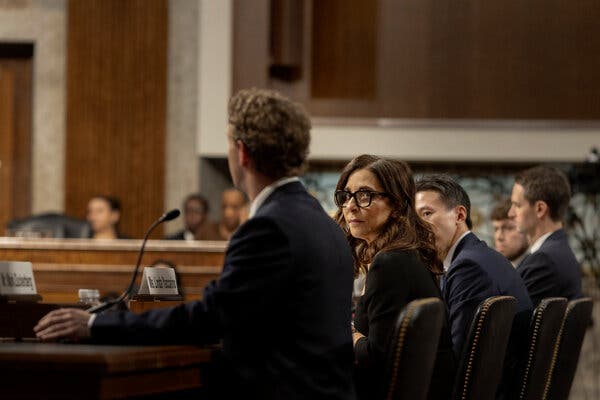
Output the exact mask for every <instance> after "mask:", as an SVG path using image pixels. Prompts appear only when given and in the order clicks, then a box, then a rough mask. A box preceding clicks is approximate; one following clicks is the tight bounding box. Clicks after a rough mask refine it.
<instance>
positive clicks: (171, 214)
mask: <svg viewBox="0 0 600 400" xmlns="http://www.w3.org/2000/svg"><path fill="white" fill-rule="evenodd" d="M179 214H181V212H180V211H179V210H178V209H176V208H175V209H173V210H171V211H167V212H165V213H164V214H163V215H161V216H160V218H159V219H157V220H156V221H154V223H153V224H152V225H150V228H149V229H148V230H147V231H146V235H144V240H143V241H142V247H141V248H140V252H139V253H138V258H137V262H136V264H135V268H134V270H133V275H132V276H131V282H129V286H127V289H125V291H124V292H123V294H121V295H120V296H119V297H117V298H116V299H114V300H110V301H107V302H105V303H100V304H98V305H95V306H93V307H90V308H88V309H87V310H86V311H87V312H89V313H92V314H96V313H99V312H101V311H104V310H106V309H108V308H110V307H112V306H113V305H115V304H118V303H120V302H121V301H123V300H124V299H125V298H126V297H128V296H129V295H130V294H131V291H132V290H133V285H134V284H135V278H136V277H137V274H138V270H139V269H140V263H141V262H142V256H143V255H144V249H145V248H146V242H147V241H148V236H150V233H152V231H153V230H154V228H156V227H157V226H158V225H160V224H162V223H163V222H167V221H171V220H174V219H175V218H177V217H179Z"/></svg>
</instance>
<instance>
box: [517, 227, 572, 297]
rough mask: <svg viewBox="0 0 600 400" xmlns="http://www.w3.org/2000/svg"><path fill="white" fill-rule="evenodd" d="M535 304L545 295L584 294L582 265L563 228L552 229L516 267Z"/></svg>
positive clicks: (570, 295)
mask: <svg viewBox="0 0 600 400" xmlns="http://www.w3.org/2000/svg"><path fill="white" fill-rule="evenodd" d="M517 272H519V274H520V275H521V278H523V281H524V282H525V286H527V290H528V291H529V296H530V297H531V300H532V301H533V305H534V306H537V305H538V304H539V302H540V301H541V300H542V299H543V298H545V297H566V298H567V299H569V300H573V299H577V298H579V297H582V296H583V295H582V293H581V269H580V267H579V263H578V262H577V260H576V259H575V255H574V254H573V251H572V250H571V247H570V246H569V241H568V239H567V235H566V233H565V231H564V230H563V229H559V230H557V231H555V232H553V233H552V234H551V235H550V236H548V238H547V239H546V240H545V241H544V243H543V244H542V246H541V247H540V248H539V250H538V251H536V252H535V253H533V254H529V255H527V256H526V257H525V258H524V259H523V261H521V263H520V264H519V266H518V267H517Z"/></svg>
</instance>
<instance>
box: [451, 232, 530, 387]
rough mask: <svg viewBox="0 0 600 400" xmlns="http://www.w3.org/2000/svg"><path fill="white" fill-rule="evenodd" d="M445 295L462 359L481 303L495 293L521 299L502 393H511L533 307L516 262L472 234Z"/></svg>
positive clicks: (461, 248)
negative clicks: (516, 269) (515, 266)
mask: <svg viewBox="0 0 600 400" xmlns="http://www.w3.org/2000/svg"><path fill="white" fill-rule="evenodd" d="M442 294H443V296H444V300H445V301H446V306H447V307H448V310H449V311H448V315H449V319H450V326H451V333H452V342H453V346H454V352H455V354H456V356H457V358H459V359H460V357H461V355H462V353H463V350H464V345H465V340H466V338H467V334H468V331H469V327H470V325H471V320H472V319H473V316H474V315H475V311H476V310H477V306H478V305H479V303H481V302H482V301H483V300H485V299H486V298H488V297H491V296H513V297H514V298H515V299H516V300H517V304H516V314H515V319H514V321H513V325H512V330H511V334H510V338H509V343H508V347H507V349H506V357H505V361H504V373H503V378H502V382H501V384H500V391H501V392H502V393H509V392H511V391H512V390H513V389H512V386H513V385H514V384H515V380H516V379H517V374H518V368H519V363H520V360H521V358H522V355H523V354H524V353H525V351H524V349H525V348H526V342H527V334H528V330H529V319H530V317H531V310H532V304H531V300H530V299H529V295H528V294H527V288H525V284H524V283H523V281H522V280H521V277H520V276H519V274H518V273H517V272H516V271H515V269H514V267H513V266H512V264H511V263H510V262H509V261H508V260H507V259H506V258H505V257H504V256H503V255H502V254H500V253H498V252H497V251H495V250H493V249H491V248H489V247H488V246H487V245H486V244H485V242H483V241H481V240H479V238H477V236H475V235H474V234H473V233H469V234H468V235H467V236H465V237H464V238H462V239H461V241H460V242H459V243H458V246H457V247H456V250H455V252H454V256H453V259H452V264H450V267H449V268H448V271H447V272H446V276H445V278H444V283H443V285H442Z"/></svg>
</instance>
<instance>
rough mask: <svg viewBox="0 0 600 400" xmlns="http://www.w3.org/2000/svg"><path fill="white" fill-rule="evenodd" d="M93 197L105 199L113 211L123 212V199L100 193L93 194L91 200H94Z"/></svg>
mask: <svg viewBox="0 0 600 400" xmlns="http://www.w3.org/2000/svg"><path fill="white" fill-rule="evenodd" d="M92 199H100V200H103V201H104V202H106V203H107V204H108V206H109V207H110V210H111V211H119V212H121V201H120V200H119V199H117V198H116V197H113V196H106V195H103V194H98V195H95V196H93V197H92V198H91V199H90V200H92Z"/></svg>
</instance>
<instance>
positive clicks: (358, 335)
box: [352, 331, 365, 346]
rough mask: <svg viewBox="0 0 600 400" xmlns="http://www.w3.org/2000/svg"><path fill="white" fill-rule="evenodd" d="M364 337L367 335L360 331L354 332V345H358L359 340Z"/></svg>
mask: <svg viewBox="0 0 600 400" xmlns="http://www.w3.org/2000/svg"><path fill="white" fill-rule="evenodd" d="M364 337H365V335H363V334H362V333H360V332H359V331H354V332H352V345H353V346H356V342H358V341H359V339H360V338H364Z"/></svg>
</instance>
